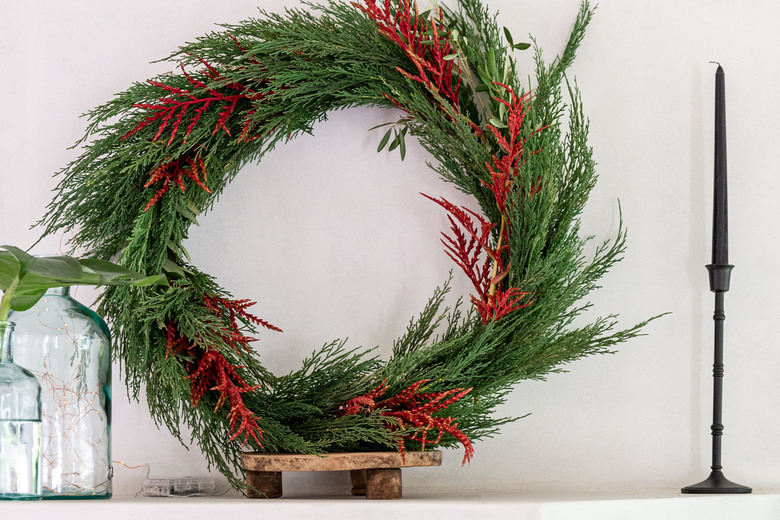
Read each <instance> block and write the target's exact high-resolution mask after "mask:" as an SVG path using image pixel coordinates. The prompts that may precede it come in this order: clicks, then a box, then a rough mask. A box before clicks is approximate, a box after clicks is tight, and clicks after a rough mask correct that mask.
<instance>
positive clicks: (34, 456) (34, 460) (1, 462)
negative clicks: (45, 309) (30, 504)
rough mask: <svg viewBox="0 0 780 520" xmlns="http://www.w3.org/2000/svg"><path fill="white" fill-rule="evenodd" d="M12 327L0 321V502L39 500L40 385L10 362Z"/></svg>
mask: <svg viewBox="0 0 780 520" xmlns="http://www.w3.org/2000/svg"><path fill="white" fill-rule="evenodd" d="M13 337H14V324H13V323H11V322H7V321H0V342H2V347H3V351H2V359H1V360H0V499H2V500H40V499H41V473H40V465H41V459H40V451H41V385H40V384H39V383H38V380H37V379H36V378H35V376H34V375H32V374H31V373H30V372H29V371H27V370H25V369H24V368H22V367H21V366H19V365H17V364H15V363H14V359H13Z"/></svg>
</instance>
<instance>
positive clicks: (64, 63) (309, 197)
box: [0, 0, 780, 494]
mask: <svg viewBox="0 0 780 520" xmlns="http://www.w3.org/2000/svg"><path fill="white" fill-rule="evenodd" d="M258 4H262V5H263V6H264V7H265V8H266V9H269V10H274V11H278V10H281V9H283V8H284V7H289V6H294V5H297V3H296V2H292V0H265V1H264V2H253V1H248V0H233V1H231V2H206V1H203V0H200V1H191V0H190V1H184V0H176V1H170V0H166V1H165V2H158V1H150V0H138V1H135V2H104V1H98V0H70V1H68V2H59V1H54V0H42V1H38V2H34V3H32V2H30V3H28V2H12V0H7V1H5V2H2V3H0V71H1V72H0V73H1V74H2V80H0V118H2V119H0V122H1V123H2V124H1V125H0V179H2V186H4V190H3V192H4V196H3V197H2V201H0V216H2V218H0V240H2V242H3V243H10V244H15V245H19V246H23V247H27V246H29V245H30V244H31V243H32V242H33V241H34V240H35V239H36V238H37V236H38V234H37V231H35V230H32V231H31V230H28V227H29V225H30V224H32V223H33V222H34V221H35V220H36V219H37V218H39V217H40V216H41V215H42V213H43V210H44V207H45V205H46V204H47V203H48V201H49V200H50V199H51V197H52V194H51V193H50V190H51V189H52V188H53V187H54V186H55V183H56V180H55V179H53V178H52V174H53V173H54V172H56V171H57V170H59V169H60V168H62V167H63V166H65V165H66V164H67V162H68V161H69V160H72V159H73V158H74V157H75V156H76V152H75V151H72V150H67V147H68V146H70V145H71V144H72V143H73V142H75V141H76V139H78V138H79V137H80V136H81V135H82V132H83V130H84V124H85V121H84V120H83V119H80V118H79V117H78V116H79V115H80V114H82V113H84V112H86V111H87V110H89V109H90V108H92V107H94V106H96V105H98V104H100V103H102V102H104V101H106V100H108V99H109V98H110V97H111V95H112V94H113V93H116V92H118V91H120V90H123V89H124V88H125V87H126V86H128V85H129V84H130V82H132V81H141V80H144V79H146V78H147V77H150V76H152V75H154V74H156V73H158V72H161V71H165V70H170V69H171V68H172V65H169V64H160V63H156V64H149V62H150V61H152V60H156V59H159V58H162V57H164V56H166V55H167V54H168V53H169V52H170V51H172V50H174V49H175V48H176V47H177V46H178V45H179V44H181V43H183V42H185V41H187V40H191V39H193V38H195V37H197V36H198V35H201V34H203V33H205V32H207V31H209V30H212V29H215V25H214V24H215V23H220V22H236V21H239V20H241V19H244V18H246V17H249V16H254V15H255V12H256V6H257V5H258ZM488 4H489V5H490V7H491V8H493V9H499V10H500V11H501V16H500V22H501V23H502V24H504V25H506V26H508V27H510V28H511V30H512V32H513V34H514V35H515V39H517V40H519V39H520V35H524V34H528V33H532V34H534V35H535V36H536V37H537V38H538V41H539V42H540V43H541V44H542V46H543V48H544V49H545V50H546V52H547V53H548V56H549V57H550V58H551V57H552V55H553V54H554V53H557V52H559V51H560V50H561V49H562V47H563V44H564V42H565V38H566V36H567V35H568V30H569V28H570V25H571V22H572V21H573V19H574V17H575V15H576V12H577V9H578V1H577V0H558V1H556V2H541V1H531V0H488ZM778 16H780V7H779V6H778V5H777V4H776V3H774V2H770V1H768V0H754V1H752V2H726V1H724V0H695V1H691V2H674V1H671V0H659V1H656V2H644V1H637V0H630V1H626V0H622V1H620V0H603V1H602V2H601V5H600V6H599V8H598V11H597V14H596V17H595V19H594V22H593V24H592V26H591V27H590V29H589V33H588V35H587V37H586V40H585V42H584V44H583V47H582V49H581V51H580V53H579V58H578V61H577V63H576V64H575V66H574V69H573V72H574V73H575V74H576V76H577V79H578V82H579V85H580V87H581V88H582V91H583V97H584V100H585V103H586V110H587V113H588V114H589V116H590V117H591V120H592V124H591V129H592V136H591V142H592V144H593V146H594V148H595V151H596V159H597V161H598V163H599V172H600V182H599V184H598V186H597V187H596V189H595V191H594V193H593V195H592V198H591V202H590V205H589V207H588V209H587V212H586V215H585V219H584V221H585V225H584V227H585V230H586V231H587V232H588V233H592V234H594V235H596V237H597V240H601V239H604V238H607V237H609V236H611V235H612V234H613V233H614V232H615V230H616V225H617V222H616V221H617V200H618V199H620V201H621V203H622V205H623V212H624V219H625V222H626V224H627V225H628V228H629V233H630V236H629V244H628V252H627V254H626V257H625V259H624V261H623V262H622V263H620V264H619V265H618V266H617V267H616V268H615V269H614V270H613V271H612V272H611V274H609V275H608V276H607V277H606V278H605V279H604V288H603V289H602V290H600V291H598V292H597V293H595V294H593V296H592V301H593V303H594V304H595V309H596V311H597V312H599V313H601V314H609V313H613V312H618V313H620V315H621V320H622V322H623V323H624V324H625V325H629V324H632V323H634V322H636V321H639V320H641V319H643V318H645V317H647V316H650V315H653V314H657V313H660V312H665V311H671V312H672V313H673V314H671V315H670V316H668V317H666V318H664V319H663V320H661V321H659V322H656V323H654V324H653V325H652V326H650V327H649V328H648V329H647V332H648V333H649V335H648V336H646V337H642V338H639V339H637V340H635V341H633V342H631V343H630V344H626V345H624V346H623V347H621V349H620V352H619V353H617V354H616V355H614V356H606V357H598V358H589V359H586V360H582V361H580V362H577V363H575V364H573V365H572V366H571V367H570V368H571V369H572V371H571V373H568V374H561V375H555V376H553V377H551V378H550V379H549V380H548V381H547V382H544V383H523V384H521V385H519V386H518V387H517V389H516V391H515V392H514V394H513V395H512V396H511V401H510V403H509V404H508V405H507V406H506V407H505V409H504V410H502V411H503V412H504V413H506V414H511V415H522V414H525V413H527V412H532V413H533V414H532V415H531V416H530V417H528V418H526V419H523V420H521V421H519V422H517V423H515V424H512V425H509V426H507V427H505V428H504V430H503V433H502V435H500V436H499V437H497V438H495V439H492V440H488V441H485V442H482V443H479V444H478V445H477V447H476V448H477V453H476V457H475V459H474V461H473V462H472V464H471V465H470V466H469V467H465V468H461V467H460V459H461V454H460V453H458V452H455V451H453V452H449V453H447V454H446V457H445V459H446V462H445V467H444V468H443V469H441V470H435V471H433V472H431V470H419V471H417V472H415V471H410V472H408V473H407V476H406V478H405V480H406V482H407V485H408V486H411V485H417V486H428V487H448V488H451V489H460V490H464V489H468V488H469V487H470V486H472V485H477V484H478V485H482V486H488V487H493V488H501V487H508V488H513V489H523V488H526V487H537V486H549V487H550V488H553V489H565V488H567V487H571V486H576V487H585V486H592V487H596V488H610V487H615V486H623V487H637V488H638V487H658V486H672V487H677V486H682V485H686V484H691V483H694V482H696V481H698V480H701V479H703V478H704V477H705V476H706V475H707V473H708V466H709V447H710V444H709V442H710V441H709V435H708V433H709V424H710V421H711V418H710V407H711V368H710V367H711V363H712V321H711V312H712V301H713V298H712V295H711V293H709V292H708V287H707V275H706V271H705V269H704V265H705V264H707V263H709V261H710V258H709V256H710V226H711V223H710V222H711V221H710V219H711V209H710V208H711V202H710V200H711V190H712V188H711V176H712V133H713V109H712V107H713V89H714V72H715V67H714V66H713V65H711V64H709V63H708V62H709V61H710V60H718V61H720V62H721V63H722V64H723V67H724V69H725V71H726V89H727V111H728V118H727V120H728V138H729V157H728V158H729V166H730V172H729V173H730V181H731V182H730V184H731V186H730V192H731V193H730V201H731V208H730V209H731V211H730V213H731V214H730V224H731V236H730V242H731V256H730V260H731V262H732V263H733V264H735V265H736V268H735V270H734V275H733V278H732V289H731V291H730V292H729V293H728V295H727V298H726V311H727V316H728V319H727V321H726V398H725V399H726V400H725V424H726V432H725V433H726V435H725V437H724V463H725V473H726V475H727V476H728V477H729V478H731V479H732V480H735V481H738V482H740V483H743V484H747V485H752V486H754V487H758V488H760V487H778V486H780V476H779V475H778V473H777V471H776V468H777V467H778V466H780V447H778V446H780V445H779V444H778V443H777V442H773V441H774V440H775V437H776V431H777V430H778V428H779V427H780V418H778V417H777V413H776V410H777V403H778V400H780V384H778V383H777V381H776V379H777V378H776V374H777V373H778V372H780V371H779V370H778V361H777V357H776V355H775V351H776V349H775V337H776V334H775V333H773V332H772V331H773V330H774V328H775V326H776V315H777V312H778V310H780V309H779V307H780V304H778V301H777V300H778V297H777V295H778V294H780V282H779V281H778V277H777V275H776V274H773V273H775V271H774V270H773V268H772V265H771V262H772V261H773V260H772V258H774V257H776V256H778V255H780V245H778V242H777V240H776V239H775V237H776V231H775V230H776V227H777V225H778V223H779V222H780V214H778V210H777V205H776V204H775V203H774V201H775V200H776V197H777V195H776V194H777V191H778V189H779V188H780V179H778V177H777V176H776V175H775V173H776V170H777V146H778V144H780V143H778V140H777V137H776V136H777V133H776V126H775V122H776V121H778V120H780V103H778V94H777V92H778V89H777V84H778V83H780V70H778V66H777V64H776V63H777V61H776V55H777V51H778V50H779V49H780V36H778V33H777V31H776V23H775V21H776V20H777V19H778ZM523 62H524V63H526V61H523ZM395 116H396V114H394V113H391V112H383V111H376V110H373V111H372V110H362V109H357V110H350V111H345V112H339V113H336V114H333V116H332V117H331V119H330V121H328V122H326V123H323V124H320V125H317V126H316V128H315V132H314V134H315V136H313V137H312V136H306V137H302V138H299V139H297V140H295V141H293V142H291V143H290V144H288V145H287V146H285V147H282V148H280V149H278V150H276V151H275V152H273V153H272V154H271V155H269V156H268V157H267V158H266V159H265V160H264V162H263V164H262V165H258V166H250V167H247V168H245V170H244V171H243V172H242V176H241V177H240V178H238V179H237V180H236V181H235V182H234V183H233V184H232V185H231V186H230V187H229V189H228V190H227V192H226V193H225V194H224V196H223V197H222V199H221V200H220V203H219V205H218V207H217V208H216V209H215V211H214V212H213V213H212V214H210V215H208V216H206V217H204V218H203V219H202V222H201V227H200V228H197V229H193V230H192V233H191V238H190V240H189V242H188V244H187V247H188V249H189V251H190V252H191V253H192V255H193V258H194V261H195V263H196V264H197V265H199V266H200V267H202V268H203V269H204V270H206V271H207V272H209V273H211V274H213V275H216V276H217V277H218V279H219V280H220V281H221V282H222V283H223V284H224V285H225V286H226V287H227V288H228V289H230V290H232V291H233V292H234V293H235V294H236V295H237V296H240V297H242V298H243V297H248V298H252V299H256V300H258V301H259V303H258V305H257V306H256V307H255V310H256V311H257V312H258V313H259V315H261V316H262V317H264V318H266V319H268V320H270V321H271V322H272V323H274V324H277V325H279V326H280V327H282V328H283V329H285V333H284V334H282V335H278V334H274V333H267V334H263V335H262V336H261V340H260V342H258V343H257V344H256V345H257V348H258V349H259V351H260V352H261V355H262V359H263V361H264V362H265V363H266V365H267V366H268V367H269V368H272V369H273V370H275V371H288V370H291V369H293V368H296V367H297V366H298V364H299V363H300V360H301V359H302V358H303V357H304V356H305V355H306V354H308V353H309V352H311V351H312V350H313V349H315V348H317V347H318V346H320V345H321V344H322V343H324V342H326V341H329V340H331V339H334V338H337V337H346V336H349V337H350V343H351V344H353V345H355V346H357V345H370V346H373V345H375V344H380V345H384V346H385V348H386V347H387V346H388V345H389V344H390V342H391V341H392V339H393V338H394V337H396V336H397V335H398V334H400V332H401V331H402V329H403V327H404V326H405V324H406V322H407V320H408V319H409V318H410V317H411V316H412V315H413V314H415V313H416V312H417V311H418V310H419V309H420V308H421V306H422V305H423V303H424V302H425V301H426V300H427V298H428V297H429V296H430V294H431V293H432V290H433V288H434V287H435V286H436V285H438V284H439V283H440V282H442V281H443V279H444V277H445V276H446V273H447V271H448V270H449V269H450V268H451V266H450V264H449V261H448V260H447V258H446V257H445V256H444V254H443V253H442V252H441V248H440V244H439V242H438V233H439V231H441V230H443V229H444V228H445V220H444V215H443V213H442V212H441V211H440V210H439V209H438V208H437V207H435V206H434V205H433V204H431V203H430V202H427V201H425V200H424V199H423V198H422V197H420V196H419V195H417V193H418V192H421V191H422V192H425V193H429V194H431V195H445V196H447V197H450V198H455V199H458V195H457V194H456V192H455V190H454V189H453V188H452V187H451V186H447V185H444V184H443V183H442V182H440V181H439V180H438V179H436V178H435V175H434V174H433V173H432V172H431V171H429V170H428V169H427V168H426V166H425V161H426V160H427V157H426V155H425V153H424V152H423V151H422V150H421V149H420V148H419V147H416V146H415V147H411V149H410V151H409V154H408V157H407V159H406V161H405V162H404V163H401V162H400V159H399V158H398V156H397V155H396V154H390V155H387V154H381V155H379V156H377V154H376V153H375V149H376V144H377V142H378V139H379V138H380V136H381V133H377V132H367V129H368V128H370V127H372V126H374V125H376V124H379V123H382V122H386V121H389V120H391V119H393V118H394V117H395ZM458 200H462V199H458ZM464 202H465V201H464ZM59 238H60V237H52V238H50V239H47V240H46V241H45V242H44V243H43V244H42V245H41V246H40V247H39V248H38V250H37V251H39V252H43V251H52V250H56V249H57V247H58V245H57V242H58V239H59ZM247 277H248V278H250V281H247V280H246V278H247ZM457 289H458V290H459V291H462V292H464V293H465V292H467V291H468V286H467V285H466V283H465V282H464V281H463V280H460V282H459V285H458V286H457ZM79 294H80V295H81V298H82V299H86V300H88V299H89V298H90V293H89V292H88V291H82V292H80V293H79ZM116 374H117V375H116V377H115V379H114V385H115V391H114V394H115V401H114V459H115V460H118V461H122V462H123V463H126V464H128V465H131V466H132V465H138V464H143V463H149V464H151V469H152V476H153V477H166V476H181V475H184V474H203V473H205V471H206V469H205V462H204V460H203V457H202V455H201V454H200V453H199V451H198V448H197V447H196V446H192V447H191V448H190V450H189V451H187V450H185V449H184V448H183V447H181V446H180V445H179V444H178V443H177V442H176V441H174V440H173V439H172V438H171V437H170V435H169V434H168V433H167V432H165V431H162V432H161V431H158V430H157V429H156V427H155V426H154V424H153V423H152V421H151V420H150V419H149V417H148V414H147V412H146V408H145V405H144V404H143V403H141V404H139V403H129V402H128V401H127V399H126V398H125V396H124V394H125V392H124V390H123V384H122V382H121V381H120V380H119V370H118V369H117V371H116ZM143 476H144V471H143V470H129V469H125V468H123V467H121V466H119V465H117V469H116V478H115V486H116V491H117V493H118V494H132V493H134V492H135V491H136V490H137V489H138V485H139V482H140V479H141V478H143ZM307 479H314V480H319V481H324V478H323V477H321V476H301V477H299V478H298V479H293V481H294V482H293V484H292V485H303V483H306V482H308V481H309V480H307ZM296 483H297V484H296Z"/></svg>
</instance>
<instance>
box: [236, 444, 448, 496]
mask: <svg viewBox="0 0 780 520" xmlns="http://www.w3.org/2000/svg"><path fill="white" fill-rule="evenodd" d="M241 458H242V461H243V464H244V469H245V470H246V482H247V486H248V491H247V497H249V498H279V497H281V496H282V472H284V471H347V470H348V471H349V472H350V476H351V478H352V494H353V495H361V496H365V497H366V498H368V499H369V500H388V499H390V500H392V499H399V498H401V496H402V484H401V468H411V467H420V466H440V465H441V452H440V451H437V450H432V451H415V452H407V453H406V454H405V456H404V457H402V456H401V454H400V453H397V452H375V453H330V454H327V455H322V456H318V455H295V454H286V453H283V454H267V453H244V454H243V455H242V457H241Z"/></svg>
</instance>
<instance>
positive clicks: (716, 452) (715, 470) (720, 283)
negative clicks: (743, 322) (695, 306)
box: [682, 264, 753, 494]
mask: <svg viewBox="0 0 780 520" xmlns="http://www.w3.org/2000/svg"><path fill="white" fill-rule="evenodd" d="M733 268H734V266H733V265H729V264H712V265H708V266H707V270H708V271H709V273H710V290H711V291H712V292H714V293H715V314H714V315H713V317H712V319H713V320H714V321H715V363H714V364H713V365H712V378H713V403H712V467H711V469H712V472H711V473H710V476H709V477H707V479H706V480H703V481H702V482H699V483H698V484H694V485H692V486H686V487H684V488H682V492H683V493H697V494H717V493H751V492H752V491H753V490H752V489H751V488H749V487H747V486H743V485H741V484H736V483H734V482H731V481H730V480H729V479H727V478H726V477H725V476H723V466H722V464H721V462H722V461H721V443H722V441H723V366H724V365H723V322H724V321H725V320H726V312H725V310H724V308H723V303H724V302H723V300H724V295H725V293H726V291H728V290H729V283H730V280H731V270H732V269H733Z"/></svg>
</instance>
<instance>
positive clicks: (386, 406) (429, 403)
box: [340, 379, 474, 464]
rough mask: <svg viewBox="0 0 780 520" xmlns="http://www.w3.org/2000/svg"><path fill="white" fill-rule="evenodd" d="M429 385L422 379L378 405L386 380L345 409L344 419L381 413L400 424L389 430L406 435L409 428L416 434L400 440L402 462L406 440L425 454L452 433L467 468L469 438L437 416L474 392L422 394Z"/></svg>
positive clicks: (470, 453)
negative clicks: (431, 436)
mask: <svg viewBox="0 0 780 520" xmlns="http://www.w3.org/2000/svg"><path fill="white" fill-rule="evenodd" d="M429 381H430V380H429V379H422V380H420V381H417V382H416V383H414V384H412V385H410V386H409V387H407V388H405V389H404V390H402V391H401V392H399V393H398V394H396V395H394V396H392V397H389V398H387V399H384V400H382V401H377V399H378V398H379V397H380V396H382V395H383V394H384V393H385V392H386V391H387V381H386V380H385V381H383V382H382V384H380V385H379V386H377V387H376V388H374V389H373V390H371V391H370V392H368V393H366V394H363V395H360V396H358V397H353V398H352V399H350V400H349V401H347V402H346V403H344V404H343V405H341V407H340V410H341V412H342V414H344V415H355V414H359V413H372V412H375V411H378V413H379V414H380V415H383V416H385V417H393V418H394V419H396V420H397V421H398V422H397V424H388V425H387V426H386V427H387V428H389V429H390V430H392V431H398V430H401V431H403V430H404V429H406V428H407V427H411V428H412V429H414V430H416V431H413V432H411V433H407V434H404V435H401V437H400V438H399V439H398V450H399V451H400V452H401V458H402V460H403V459H404V458H405V454H406V445H405V443H404V441H405V440H416V441H419V442H420V444H421V445H422V449H423V450H424V449H425V446H426V445H427V444H438V443H439V442H440V441H441V439H442V436H443V435H444V434H445V433H449V434H450V435H452V436H453V437H455V438H456V439H457V440H458V441H459V442H460V443H461V444H462V445H463V447H464V448H465V454H464V456H463V464H465V463H466V462H469V461H471V458H472V457H473V456H474V447H473V445H472V444H471V441H470V440H469V438H468V436H466V434H465V433H463V432H462V431H461V430H460V429H459V428H458V423H457V422H456V419H455V418H453V417H435V416H434V415H433V414H435V413H437V412H440V411H442V410H444V409H446V408H447V407H448V406H449V405H451V404H453V403H456V402H458V401H460V400H461V399H462V398H463V397H465V396H466V395H467V394H468V393H469V392H470V391H471V388H467V389H463V388H452V389H450V390H444V391H441V392H433V393H420V392H419V389H420V387H421V386H422V385H424V384H425V383H427V382H429ZM430 430H438V433H437V435H436V438H435V439H429V438H428V432H429V431H430Z"/></svg>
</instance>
